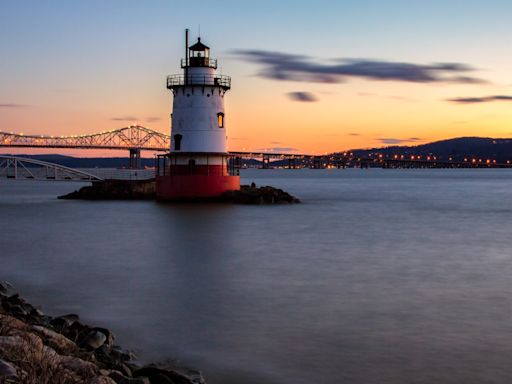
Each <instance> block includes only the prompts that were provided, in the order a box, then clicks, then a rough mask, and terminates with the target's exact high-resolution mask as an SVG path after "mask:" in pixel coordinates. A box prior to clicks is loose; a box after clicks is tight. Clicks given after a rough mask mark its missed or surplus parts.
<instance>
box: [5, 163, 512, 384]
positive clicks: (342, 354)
mask: <svg viewBox="0 0 512 384" xmlns="http://www.w3.org/2000/svg"><path fill="white" fill-rule="evenodd" d="M242 177H243V179H244V181H245V182H251V181H255V182H256V183H257V184H258V185H261V184H263V185H264V184H270V185H274V186H277V187H282V188H284V189H286V190H288V191H289V192H291V193H293V194H295V195H297V196H299V197H300V198H302V200H303V201H304V203H303V204H301V205H295V206H268V207H266V206H230V205H165V204H158V203H154V202H143V201H141V202H87V201H61V200H56V199H55V198H54V197H55V196H56V195H58V194H61V193H64V192H68V191H71V190H74V189H75V188H77V186H78V184H74V183H58V182H57V183H55V182H53V183H52V182H43V183H40V182H33V181H13V180H0V262H1V266H2V268H1V271H2V272H1V275H2V276H1V278H5V279H8V280H11V281H12V282H13V283H14V284H15V285H16V287H17V288H18V290H20V291H21V292H22V294H23V295H24V296H26V297H27V298H29V299H30V300H31V301H32V302H33V303H38V304H41V305H42V306H43V308H44V309H45V310H46V311H47V312H49V313H51V314H54V315H56V314H63V313H69V312H77V313H79V314H80V315H81V316H82V318H83V319H84V320H85V321H86V322H89V323H92V324H97V325H103V326H106V327H109V328H111V329H113V330H114V332H115V333H116V335H117V341H118V342H119V344H121V345H123V346H124V347H127V348H133V349H135V350H136V351H137V352H138V353H139V356H140V357H141V359H142V360H146V361H149V360H164V359H167V358H178V359H180V361H182V362H183V363H185V364H189V365H192V366H197V367H199V368H201V369H202V370H203V372H204V374H205V376H206V377H207V379H208V381H209V383H210V384H221V383H222V384H225V383H226V384H230V383H270V384H281V383H286V384H288V383H290V384H291V383H293V384H303V383H319V384H323V383H365V384H366V383H482V382H487V383H509V382H511V380H512V367H511V365H510V361H511V360H512V236H511V229H510V228H511V222H512V215H511V214H512V206H511V203H510V202H511V200H512V173H511V172H510V171H507V170H247V171H244V172H243V174H242Z"/></svg>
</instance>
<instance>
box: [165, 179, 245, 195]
mask: <svg viewBox="0 0 512 384" xmlns="http://www.w3.org/2000/svg"><path fill="white" fill-rule="evenodd" d="M237 189H240V176H220V175H213V176H207V175H172V176H157V178H156V198H157V199H158V200H194V199H201V198H210V197H218V196H220V195H221V194H222V193H223V192H226V191H233V190H237Z"/></svg>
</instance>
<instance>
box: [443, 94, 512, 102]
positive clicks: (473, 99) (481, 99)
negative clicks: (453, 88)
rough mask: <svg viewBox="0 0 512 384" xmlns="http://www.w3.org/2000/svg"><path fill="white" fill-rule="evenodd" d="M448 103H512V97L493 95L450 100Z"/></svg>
mask: <svg viewBox="0 0 512 384" xmlns="http://www.w3.org/2000/svg"><path fill="white" fill-rule="evenodd" d="M448 101H451V102H452V103H458V104H476V103H489V102H493V101H512V96H506V95H493V96H483V97H456V98H454V99H448Z"/></svg>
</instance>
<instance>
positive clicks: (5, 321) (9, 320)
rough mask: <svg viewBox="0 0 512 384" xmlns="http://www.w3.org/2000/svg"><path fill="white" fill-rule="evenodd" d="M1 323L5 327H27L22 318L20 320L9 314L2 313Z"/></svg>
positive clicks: (0, 315) (0, 316)
mask: <svg viewBox="0 0 512 384" xmlns="http://www.w3.org/2000/svg"><path fill="white" fill-rule="evenodd" d="M0 324H1V325H3V326H5V327H9V328H15V329H20V330H22V329H26V328H27V324H26V323H24V322H23V321H21V320H18V319H17V318H15V317H12V316H9V315H2V314H0Z"/></svg>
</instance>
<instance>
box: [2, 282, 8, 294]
mask: <svg viewBox="0 0 512 384" xmlns="http://www.w3.org/2000/svg"><path fill="white" fill-rule="evenodd" d="M9 285H10V284H9V283H8V282H6V281H2V282H0V293H7V292H8V291H9Z"/></svg>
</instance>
